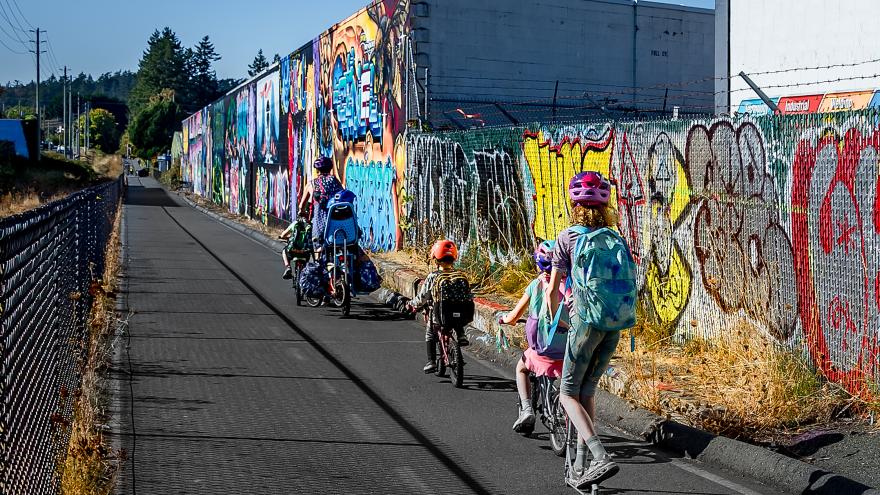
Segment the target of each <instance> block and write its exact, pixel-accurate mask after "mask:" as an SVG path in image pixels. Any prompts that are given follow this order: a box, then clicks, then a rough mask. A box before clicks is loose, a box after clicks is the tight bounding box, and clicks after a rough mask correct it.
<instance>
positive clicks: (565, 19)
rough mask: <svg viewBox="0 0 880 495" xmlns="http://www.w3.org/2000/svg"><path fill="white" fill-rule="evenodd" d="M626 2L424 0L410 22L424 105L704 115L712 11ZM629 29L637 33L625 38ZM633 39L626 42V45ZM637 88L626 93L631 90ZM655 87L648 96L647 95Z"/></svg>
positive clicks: (708, 84)
mask: <svg viewBox="0 0 880 495" xmlns="http://www.w3.org/2000/svg"><path fill="white" fill-rule="evenodd" d="M635 5H636V4H634V2H632V1H629V0H578V1H571V0H503V1H502V0H425V7H426V8H424V9H423V12H421V13H422V14H423V15H422V16H415V17H414V18H413V22H412V24H413V28H414V29H415V33H416V34H415V39H416V40H417V41H418V52H419V53H420V54H422V56H421V57H420V58H419V63H420V65H425V64H426V66H427V67H429V69H430V76H429V91H430V96H431V98H432V100H446V99H448V100H463V101H468V100H470V99H473V100H477V101H483V100H485V101H502V102H503V101H518V102H521V101H534V100H539V101H541V102H542V103H547V102H549V101H551V100H552V98H553V93H554V88H555V83H556V81H557V80H558V81H560V85H559V97H560V102H559V103H560V104H561V105H564V104H572V105H584V104H587V103H589V101H587V100H585V99H584V98H583V97H582V93H583V92H584V91H587V92H589V93H590V95H591V97H592V98H593V99H594V100H595V101H597V102H599V103H603V102H605V100H606V99H607V100H608V103H609V105H611V106H612V107H613V106H620V107H630V108H631V107H633V106H634V107H636V108H639V109H651V110H656V109H660V108H662V107H663V99H664V96H665V88H667V87H668V88H669V98H668V102H667V106H668V108H670V109H671V107H672V106H673V105H679V106H682V108H683V110H691V111H703V113H706V112H710V111H711V108H710V109H707V108H705V107H706V106H711V104H712V103H711V93H712V91H713V87H712V82H711V81H710V80H704V81H702V82H700V83H695V84H688V85H686V86H683V85H681V83H682V82H685V81H694V80H698V79H707V78H711V76H712V73H713V67H714V57H713V52H712V49H713V46H712V40H713V39H714V28H715V25H714V18H713V12H712V11H711V10H706V9H695V8H688V7H679V6H672V5H668V4H659V3H654V2H638V4H637V6H635ZM634 26H638V31H637V33H636V31H635V30H634ZM634 34H635V36H634ZM634 87H635V88H636V89H635V90H634V89H633V88H634ZM647 88H655V89H647Z"/></svg>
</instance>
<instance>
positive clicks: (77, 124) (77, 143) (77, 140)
mask: <svg viewBox="0 0 880 495" xmlns="http://www.w3.org/2000/svg"><path fill="white" fill-rule="evenodd" d="M79 108H80V106H79V93H77V94H76V158H77V159H79V152H80V148H79V140H80V139H81V138H82V129H81V128H80V125H79Z"/></svg>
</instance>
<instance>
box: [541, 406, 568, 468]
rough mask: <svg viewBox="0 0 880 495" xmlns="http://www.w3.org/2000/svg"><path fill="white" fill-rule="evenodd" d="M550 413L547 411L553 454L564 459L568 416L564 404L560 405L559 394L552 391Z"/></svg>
mask: <svg viewBox="0 0 880 495" xmlns="http://www.w3.org/2000/svg"><path fill="white" fill-rule="evenodd" d="M549 393H550V394H551V397H550V411H547V413H546V414H547V418H548V424H549V426H550V428H549V429H550V447H551V448H552V449H553V453H554V454H556V455H558V456H559V457H562V456H564V455H565V448H566V445H567V444H566V436H567V432H566V428H565V424H566V419H567V418H566V416H565V410H563V408H562V404H560V403H559V392H557V391H555V390H552V389H550V390H549Z"/></svg>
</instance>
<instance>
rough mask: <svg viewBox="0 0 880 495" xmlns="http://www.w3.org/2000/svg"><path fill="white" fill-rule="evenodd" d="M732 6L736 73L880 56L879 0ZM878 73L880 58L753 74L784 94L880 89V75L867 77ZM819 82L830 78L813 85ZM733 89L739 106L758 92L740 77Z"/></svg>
mask: <svg viewBox="0 0 880 495" xmlns="http://www.w3.org/2000/svg"><path fill="white" fill-rule="evenodd" d="M721 1H724V0H721ZM721 1H719V4H718V9H717V10H718V16H717V23H718V24H719V25H725V24H727V22H728V18H727V12H726V9H722V8H721ZM730 6H731V8H730V17H729V22H730V75H731V76H735V75H736V74H738V73H739V72H740V71H745V72H746V73H747V74H752V73H756V72H765V71H774V70H779V69H789V68H800V67H817V66H827V65H836V64H850V63H856V62H863V61H866V60H872V59H877V58H880V57H878V54H877V49H876V47H877V42H876V20H877V19H878V18H880V2H877V1H876V0H847V1H845V2H842V1H839V0H735V1H731V2H730ZM875 74H880V63H876V62H875V63H870V64H862V65H857V66H844V67H834V68H829V69H821V70H806V71H803V70H801V71H793V72H786V73H779V74H765V75H755V76H753V79H754V81H755V82H756V83H757V84H758V85H759V86H761V87H762V88H765V92H766V93H767V94H768V96H770V97H779V96H786V95H812V94H824V93H830V92H843V91H859V90H874V89H878V88H880V77H866V76H873V75H875ZM838 79H840V80H839V81H837V80H838ZM832 80H833V81H832ZM816 81H828V82H818V83H814V84H808V83H813V82H816ZM775 86H784V87H775ZM719 89H721V90H724V89H726V88H724V87H723V86H722V87H720V88H719ZM729 89H730V91H731V102H730V103H731V109H733V110H735V109H737V108H738V107H739V103H740V101H742V100H744V99H749V98H755V97H756V95H755V94H754V93H753V92H752V91H751V90H750V89H748V87H747V86H746V84H745V83H744V82H743V81H742V79H741V78H739V77H734V78H733V79H731V82H730V88H729ZM868 99H870V96H868Z"/></svg>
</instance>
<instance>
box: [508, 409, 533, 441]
mask: <svg viewBox="0 0 880 495" xmlns="http://www.w3.org/2000/svg"><path fill="white" fill-rule="evenodd" d="M513 431H515V432H517V433H522V434H523V435H530V434H531V433H532V432H533V431H535V413H534V412H532V408H528V409H520V410H519V417H518V418H516V423H513Z"/></svg>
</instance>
